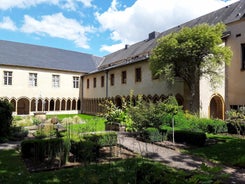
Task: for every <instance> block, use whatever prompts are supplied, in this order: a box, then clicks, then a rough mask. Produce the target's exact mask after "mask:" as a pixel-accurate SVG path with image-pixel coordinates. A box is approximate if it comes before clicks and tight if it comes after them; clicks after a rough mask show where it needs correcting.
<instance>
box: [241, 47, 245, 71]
mask: <svg viewBox="0 0 245 184" xmlns="http://www.w3.org/2000/svg"><path fill="white" fill-rule="evenodd" d="M241 70H245V43H242V44H241Z"/></svg>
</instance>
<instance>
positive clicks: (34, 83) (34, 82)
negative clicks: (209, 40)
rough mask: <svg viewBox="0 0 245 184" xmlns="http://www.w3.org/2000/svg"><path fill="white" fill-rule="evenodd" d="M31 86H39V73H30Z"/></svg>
mask: <svg viewBox="0 0 245 184" xmlns="http://www.w3.org/2000/svg"><path fill="white" fill-rule="evenodd" d="M29 86H33V87H34V86H37V73H29Z"/></svg>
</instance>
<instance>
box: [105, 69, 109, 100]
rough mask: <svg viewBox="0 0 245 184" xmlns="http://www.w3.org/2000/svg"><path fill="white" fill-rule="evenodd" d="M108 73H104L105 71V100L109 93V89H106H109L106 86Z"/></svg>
mask: <svg viewBox="0 0 245 184" xmlns="http://www.w3.org/2000/svg"><path fill="white" fill-rule="evenodd" d="M108 73H109V71H108V70H106V71H105V78H106V81H105V90H106V91H105V97H106V98H108V92H109V89H108V88H109V85H108V84H109V77H108Z"/></svg>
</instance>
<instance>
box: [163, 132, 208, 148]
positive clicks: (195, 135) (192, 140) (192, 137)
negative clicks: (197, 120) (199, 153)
mask: <svg viewBox="0 0 245 184" xmlns="http://www.w3.org/2000/svg"><path fill="white" fill-rule="evenodd" d="M167 137H168V140H169V141H171V140H173V132H172V131H168V135H167ZM174 138H175V142H178V143H186V144H191V145H195V146H204V144H205V142H206V139H207V136H206V134H205V133H203V132H190V131H185V130H176V131H175V132H174Z"/></svg>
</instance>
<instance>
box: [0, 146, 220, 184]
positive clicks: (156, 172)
mask: <svg viewBox="0 0 245 184" xmlns="http://www.w3.org/2000/svg"><path fill="white" fill-rule="evenodd" d="M214 178H216V179H217V178H219V176H218V175H217V174H210V173H207V172H206V173H203V172H202V174H200V171H195V172H193V171H190V172H184V171H182V170H176V169H173V168H169V167H167V166H164V165H162V164H160V163H157V162H151V161H148V160H145V159H142V158H134V159H128V160H123V161H117V162H113V163H110V164H92V165H88V166H84V167H75V168H68V169H60V170H55V171H46V172H39V173H29V172H28V171H27V170H26V168H25V165H24V163H23V161H22V159H21V157H20V154H19V153H18V152H16V151H14V150H5V151H1V152H0V183H1V184H2V183H3V184H5V183H6V184H16V183H18V184H51V183H52V184H53V183H54V184H59V183H66V184H69V183H71V184H81V183H83V184H86V183H87V184H93V183H98V184H110V183H115V184H134V183H141V184H151V183H157V184H161V183H173V184H178V183H180V184H185V183H186V184H187V183H195V182H196V183H205V181H213V182H215V181H217V180H216V179H215V180H214ZM222 180H223V177H221V178H219V180H218V181H222ZM217 183H220V182H217Z"/></svg>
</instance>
